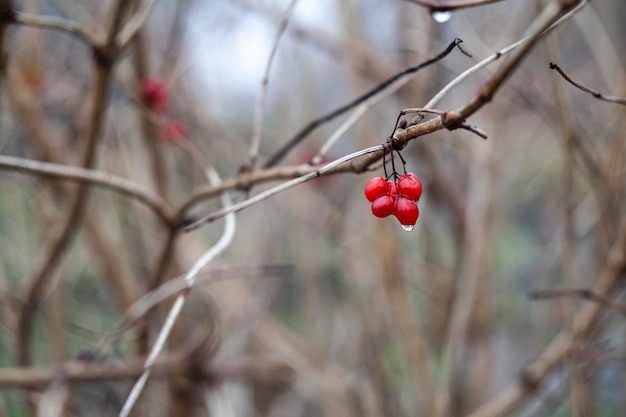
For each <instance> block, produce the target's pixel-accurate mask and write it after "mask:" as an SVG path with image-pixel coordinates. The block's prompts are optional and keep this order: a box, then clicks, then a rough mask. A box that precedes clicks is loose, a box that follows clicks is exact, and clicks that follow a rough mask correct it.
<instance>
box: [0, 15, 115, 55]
mask: <svg viewBox="0 0 626 417" xmlns="http://www.w3.org/2000/svg"><path fill="white" fill-rule="evenodd" d="M12 22H13V23H16V24H21V25H25V26H33V27H39V28H44V29H52V30H60V31H63V32H67V33H69V34H71V35H74V36H76V37H77V38H78V39H80V40H82V41H83V42H85V43H86V44H87V46H90V47H95V46H96V45H97V44H98V39H102V38H103V34H102V33H101V30H100V28H92V32H93V31H95V32H96V33H95V35H92V34H91V33H90V32H87V31H85V29H83V27H82V25H81V24H80V23H78V22H75V21H73V20H69V19H66V18H63V17H59V16H44V15H38V14H32V13H25V12H19V11H13V15H12Z"/></svg>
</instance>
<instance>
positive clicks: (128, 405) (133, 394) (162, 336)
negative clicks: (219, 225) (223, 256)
mask: <svg viewBox="0 0 626 417" xmlns="http://www.w3.org/2000/svg"><path fill="white" fill-rule="evenodd" d="M207 175H208V176H209V179H210V180H211V182H214V183H219V182H220V181H221V179H220V178H219V176H218V174H217V172H215V171H214V170H213V169H207ZM222 204H223V205H224V207H225V208H229V207H231V205H232V201H231V198H230V195H229V194H228V193H223V194H222ZM235 229H236V220H235V214H234V212H230V214H229V215H227V216H226V224H225V226H224V232H223V233H222V236H221V237H220V239H219V240H218V241H217V242H216V243H215V245H213V246H212V247H211V248H210V249H209V250H208V251H206V253H205V254H204V255H202V256H201V257H200V259H198V260H197V261H196V263H195V264H194V265H193V266H192V267H191V269H190V270H189V271H188V272H187V274H186V275H185V283H186V287H185V290H184V291H182V292H181V293H180V295H179V296H178V297H177V298H176V301H174V304H173V305H172V308H171V309H170V311H169V313H168V315H167V317H166V318H165V322H164V323H163V327H161V330H160V331H159V334H158V335H157V339H156V341H155V342H154V345H153V346H152V349H151V350H150V353H149V355H148V358H147V359H146V362H145V365H144V372H143V374H142V375H141V377H140V378H139V379H138V380H137V382H135V385H134V386H133V388H132V390H131V391H130V394H129V395H128V397H127V398H126V402H125V403H124V406H123V407H122V410H121V411H120V413H119V416H120V417H126V416H128V415H129V414H130V412H131V410H132V408H133V406H134V405H135V403H136V402H137V399H138V398H139V395H140V394H141V392H142V391H143V388H144V386H145V385H146V382H147V380H148V377H149V376H150V373H151V371H152V366H153V365H154V363H155V361H156V359H157V357H158V356H159V355H160V354H161V351H162V350H163V348H164V347H165V343H166V342H167V339H168V337H169V335H170V333H171V331H172V328H173V327H174V324H175V323H176V320H177V319H178V316H179V315H180V312H181V311H182V309H183V306H184V305H185V301H186V300H187V295H188V294H189V292H190V291H191V288H192V287H193V285H194V283H195V282H196V276H197V275H198V273H199V272H200V271H201V270H202V268H204V267H205V266H206V265H207V264H208V263H209V262H211V261H212V260H213V259H214V258H215V257H216V256H218V255H219V254H220V253H222V252H223V251H224V250H225V249H226V248H227V247H228V245H230V243H231V242H232V240H233V237H234V236H235Z"/></svg>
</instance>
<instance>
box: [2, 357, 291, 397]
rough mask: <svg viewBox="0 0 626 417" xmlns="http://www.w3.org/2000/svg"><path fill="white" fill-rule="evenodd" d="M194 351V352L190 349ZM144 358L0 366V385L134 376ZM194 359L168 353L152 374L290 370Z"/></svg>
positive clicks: (261, 376) (274, 375)
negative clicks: (56, 365)
mask: <svg viewBox="0 0 626 417" xmlns="http://www.w3.org/2000/svg"><path fill="white" fill-rule="evenodd" d="M192 353H193V352H192ZM144 363H145V359H142V358H140V359H131V360H129V361H125V362H108V363H89V362H86V361H82V363H81V360H80V359H74V361H73V362H72V364H71V366H64V367H61V368H57V369H54V368H52V369H42V368H33V367H24V368H22V367H18V368H6V367H4V368H0V388H3V389H7V388H12V389H15V388H20V389H31V390H38V389H43V388H45V387H47V386H48V385H50V383H52V382H53V381H55V380H57V379H59V378H63V380H64V381H65V382H67V383H69V384H83V383H89V382H109V381H119V380H127V379H133V378H137V377H138V376H140V375H141V374H142V373H143V372H144ZM205 363H206V362H205V361H197V360H195V359H194V358H193V357H191V355H181V354H175V355H168V356H161V357H159V358H158V359H157V360H156V361H155V362H154V364H153V367H152V370H153V375H154V376H157V377H167V376H170V375H173V374H183V373H188V372H194V375H198V376H200V377H201V378H204V379H205V380H206V381H215V380H222V379H231V378H252V379H255V380H259V381H265V382H270V381H274V382H289V381H290V380H291V379H292V377H293V373H294V371H293V369H292V368H291V367H289V366H288V365H287V364H285V363H282V362H276V361H259V360H251V359H246V358H244V359H243V360H238V361H237V362H232V361H229V362H226V361H224V362H217V363H215V362H210V363H208V364H205Z"/></svg>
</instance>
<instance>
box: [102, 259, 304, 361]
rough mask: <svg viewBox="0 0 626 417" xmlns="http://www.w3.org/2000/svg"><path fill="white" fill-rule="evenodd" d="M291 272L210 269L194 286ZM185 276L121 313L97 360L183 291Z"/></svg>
mask: <svg viewBox="0 0 626 417" xmlns="http://www.w3.org/2000/svg"><path fill="white" fill-rule="evenodd" d="M292 271H293V268H292V267H291V266H287V265H275V266H259V267H251V268H230V269H227V270H220V269H218V270H212V271H208V272H204V273H201V274H198V275H197V277H196V282H195V284H194V287H196V288H197V287H198V285H206V284H208V283H211V282H215V281H220V280H226V279H233V278H234V277H237V278H238V279H241V278H248V277H252V278H258V277H261V276H284V275H288V274H290V273H291V272H292ZM185 278H186V276H184V275H183V276H180V277H179V278H175V279H172V280H170V281H167V282H165V283H163V284H161V286H159V287H158V288H156V289H154V290H152V291H150V292H148V293H146V294H144V295H142V296H141V297H140V298H139V299H137V300H136V301H135V302H134V303H132V305H130V306H129V307H128V309H127V310H126V311H125V312H124V315H123V316H122V317H121V318H120V319H119V320H118V321H117V323H116V324H115V325H114V326H113V328H112V329H111V330H109V332H108V333H107V334H106V335H105V336H104V337H103V338H102V339H101V340H100V342H99V343H98V345H97V347H96V348H95V355H96V356H97V357H103V356H105V355H107V354H108V352H109V350H110V347H111V346H112V344H113V343H115V341H116V340H117V338H118V337H119V336H121V335H122V333H123V332H124V331H125V330H126V329H128V328H129V327H130V326H131V325H132V324H133V323H134V322H136V321H137V320H139V319H140V318H141V317H142V316H143V315H144V314H146V313H147V312H148V311H150V309H152V308H154V307H155V306H156V305H158V304H160V303H162V302H163V301H165V300H167V299H168V298H170V297H173V296H174V295H176V294H177V293H179V292H181V291H183V290H186V289H187V288H188V285H189V284H188V282H187V280H186V279H185Z"/></svg>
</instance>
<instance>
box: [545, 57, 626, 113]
mask: <svg viewBox="0 0 626 417" xmlns="http://www.w3.org/2000/svg"><path fill="white" fill-rule="evenodd" d="M550 69H551V70H556V71H557V72H558V73H559V74H561V77H563V78H564V79H565V81H567V82H568V83H570V84H572V85H573V86H574V87H576V88H578V89H580V90H582V91H584V92H585V93H589V94H591V95H592V96H593V97H595V98H597V99H599V100H604V101H607V102H609V103H615V104H621V105H623V106H626V98H622V97H615V96H607V95H604V94H602V93H600V92H599V91H597V90H592V89H591V88H589V87H586V86H584V85H582V84H581V83H579V82H577V81H575V80H573V79H571V78H570V77H569V76H568V75H567V74H566V73H565V72H564V71H563V70H562V69H561V68H560V67H559V66H558V65H557V64H555V63H553V62H550Z"/></svg>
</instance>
